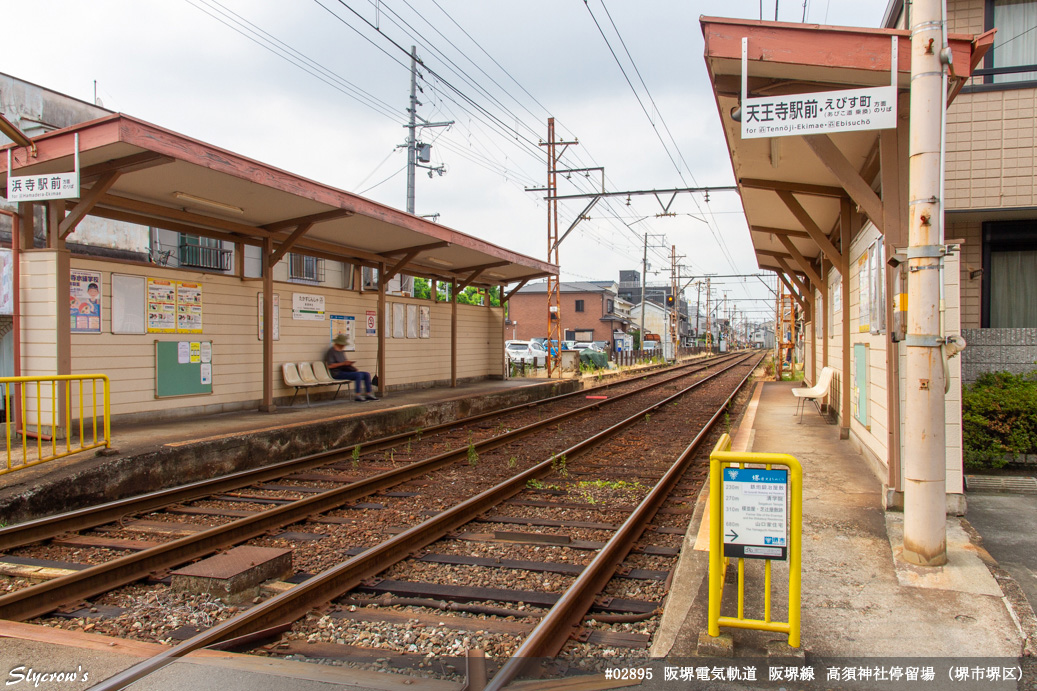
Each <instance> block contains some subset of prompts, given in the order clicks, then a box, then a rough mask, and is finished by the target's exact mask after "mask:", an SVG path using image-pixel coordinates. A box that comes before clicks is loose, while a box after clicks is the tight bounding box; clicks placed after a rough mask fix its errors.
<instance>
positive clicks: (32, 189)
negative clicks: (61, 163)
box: [7, 134, 79, 202]
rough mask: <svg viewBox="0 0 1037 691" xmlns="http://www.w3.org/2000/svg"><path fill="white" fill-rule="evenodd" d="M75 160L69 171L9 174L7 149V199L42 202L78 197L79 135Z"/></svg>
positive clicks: (10, 200) (9, 159) (11, 200)
mask: <svg viewBox="0 0 1037 691" xmlns="http://www.w3.org/2000/svg"><path fill="white" fill-rule="evenodd" d="M75 148H76V151H75V160H74V167H75V170H73V171H72V172H71V173H46V174H40V175H11V150H10V149H8V150H7V201H9V202H43V201H48V200H51V199H76V198H78V197H79V135H78V134H77V135H76V140H75Z"/></svg>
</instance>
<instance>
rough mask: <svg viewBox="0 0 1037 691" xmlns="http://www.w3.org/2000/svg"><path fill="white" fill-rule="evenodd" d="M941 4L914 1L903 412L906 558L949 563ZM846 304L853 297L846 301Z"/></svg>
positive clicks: (936, 0)
mask: <svg viewBox="0 0 1037 691" xmlns="http://www.w3.org/2000/svg"><path fill="white" fill-rule="evenodd" d="M940 2H941V0H915V2H914V5H913V10H912V17H911V124H910V138H911V144H910V148H909V156H910V158H909V171H910V172H909V174H910V177H909V182H908V199H909V200H910V201H909V202H908V214H909V216H910V225H909V230H908V233H909V234H908V250H907V257H908V283H907V287H908V301H907V310H908V311H907V339H906V342H907V367H906V370H905V384H904V385H905V389H906V399H907V406H906V408H905V409H904V425H905V429H904V439H905V443H904V460H905V470H904V480H905V484H904V559H906V560H907V561H909V562H911V563H912V564H918V565H921V566H940V565H941V564H946V563H947V528H946V520H947V498H946V495H947V470H946V460H945V457H946V453H947V452H946V449H945V438H946V430H945V427H944V425H945V422H946V421H945V417H946V414H945V411H944V405H945V394H944V384H945V377H944V370H943V350H942V348H941V346H942V345H943V334H942V333H941V329H940V282H941V279H942V275H943V272H942V270H941V265H942V263H943V254H944V248H943V206H942V204H943V200H942V199H941V198H940V195H941V194H942V192H943V191H942V190H941V189H940V177H941V176H940V171H941V170H942V169H943V160H942V158H941V146H940V141H941V134H942V133H941V119H942V114H943V108H945V107H946V97H945V92H946V86H945V80H946V75H945V74H944V65H943V61H942V60H941V57H940V56H941V52H942V51H941V49H942V48H943V47H944V29H943V20H944V17H943V10H942V7H941V4H940ZM843 299H844V300H845V299H847V296H843Z"/></svg>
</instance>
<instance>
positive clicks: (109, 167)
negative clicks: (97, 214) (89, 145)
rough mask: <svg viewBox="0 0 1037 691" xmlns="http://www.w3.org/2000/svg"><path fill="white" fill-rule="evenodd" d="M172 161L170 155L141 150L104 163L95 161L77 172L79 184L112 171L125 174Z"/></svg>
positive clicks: (94, 179) (86, 182) (92, 180)
mask: <svg viewBox="0 0 1037 691" xmlns="http://www.w3.org/2000/svg"><path fill="white" fill-rule="evenodd" d="M172 162H173V158H172V157H170V156H163V155H162V154H156V153H155V152H153V151H143V152H141V153H139V154H133V155H132V156H123V157H122V158H116V159H112V160H111V161H105V162H104V163H96V164H94V165H92V166H87V167H85V168H83V169H82V170H81V171H80V172H79V184H81V185H86V184H88V183H91V182H94V181H96V180H98V179H99V178H101V177H102V176H104V175H106V174H108V173H111V172H113V171H119V172H120V173H122V174H124V175H125V174H126V173H134V172H136V171H139V170H147V169H148V168H154V167H156V166H164V165H166V164H167V163H172Z"/></svg>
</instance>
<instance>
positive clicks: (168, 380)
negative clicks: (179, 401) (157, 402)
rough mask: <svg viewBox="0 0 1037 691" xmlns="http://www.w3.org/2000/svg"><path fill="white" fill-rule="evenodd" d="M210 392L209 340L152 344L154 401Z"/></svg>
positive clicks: (157, 342) (210, 343)
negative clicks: (153, 350)
mask: <svg viewBox="0 0 1037 691" xmlns="http://www.w3.org/2000/svg"><path fill="white" fill-rule="evenodd" d="M211 393H212V341H186V340H184V341H155V398H166V397H168V396H197V395H200V394H211Z"/></svg>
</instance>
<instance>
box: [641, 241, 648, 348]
mask: <svg viewBox="0 0 1037 691" xmlns="http://www.w3.org/2000/svg"><path fill="white" fill-rule="evenodd" d="M646 283H648V233H645V249H644V254H643V255H641V350H644V349H645V312H646V311H647V310H645V284H646Z"/></svg>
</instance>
